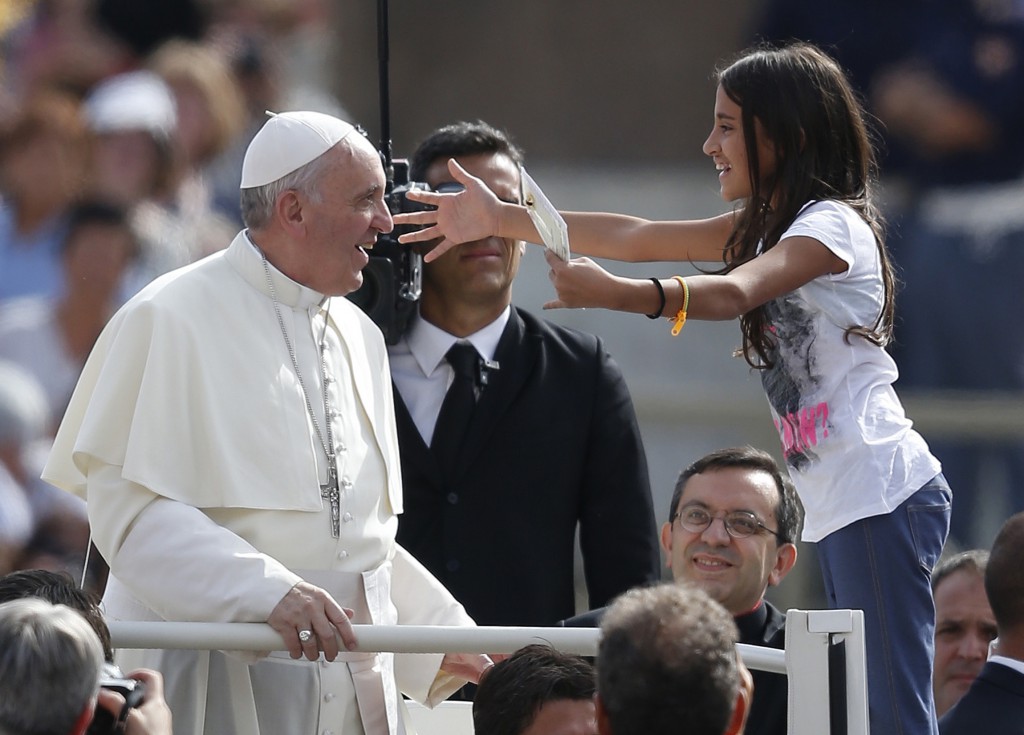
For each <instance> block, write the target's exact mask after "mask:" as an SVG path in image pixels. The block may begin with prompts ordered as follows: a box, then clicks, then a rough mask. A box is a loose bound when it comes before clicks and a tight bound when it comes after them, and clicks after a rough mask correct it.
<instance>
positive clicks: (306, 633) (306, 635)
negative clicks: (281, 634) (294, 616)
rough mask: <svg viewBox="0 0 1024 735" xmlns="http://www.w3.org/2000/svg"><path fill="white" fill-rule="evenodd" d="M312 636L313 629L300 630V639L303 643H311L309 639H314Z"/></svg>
mask: <svg viewBox="0 0 1024 735" xmlns="http://www.w3.org/2000/svg"><path fill="white" fill-rule="evenodd" d="M312 638H313V631H311V630H300V631H299V640H300V641H302V642H303V643H309V641H310V640H312Z"/></svg>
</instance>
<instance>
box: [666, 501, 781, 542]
mask: <svg viewBox="0 0 1024 735" xmlns="http://www.w3.org/2000/svg"><path fill="white" fill-rule="evenodd" d="M676 518H678V519H679V525H680V526H682V527H683V528H685V529H686V530H687V531H689V532H690V533H703V532H704V530H705V529H707V527H708V526H710V525H711V522H712V521H714V520H715V519H716V518H721V519H722V523H723V525H725V530H726V532H727V533H728V534H729V535H730V536H732V537H733V538H749V537H751V536H753V535H754V534H755V533H760V532H761V531H767V532H768V533H770V534H771V535H772V536H774V537H775V538H777V539H778V540H779V541H782V542H783V543H785V541H786V540H785V539H784V538H782V536H780V535H779V533H778V532H777V531H773V530H772V529H770V528H768V526H766V525H764V524H763V523H761V521H759V520H758V519H757V516H755V515H754V514H753V513H750V512H749V511H745V510H733V511H729V512H727V513H723V514H721V515H714V516H713V515H711V514H710V513H709V512H708V511H707V510H706V509H705V508H702V507H700V506H699V505H688V506H686V507H685V508H681V509H680V510H679V511H678V512H677V513H676V514H675V515H673V516H672V520H675V519H676Z"/></svg>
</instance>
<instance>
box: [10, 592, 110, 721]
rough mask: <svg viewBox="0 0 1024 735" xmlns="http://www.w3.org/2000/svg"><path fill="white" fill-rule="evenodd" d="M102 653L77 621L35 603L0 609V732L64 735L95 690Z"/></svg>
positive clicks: (61, 609)
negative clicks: (60, 734) (54, 734)
mask: <svg viewBox="0 0 1024 735" xmlns="http://www.w3.org/2000/svg"><path fill="white" fill-rule="evenodd" d="M102 666H103V649H102V648H101V647H100V641H99V639H98V638H97V637H96V633H95V632H94V631H93V629H92V628H90V627H89V623H87V622H86V621H85V618H83V617H82V616H81V615H79V614H78V613H77V612H75V611H74V610H72V609H71V608H69V607H65V606H64V605H52V604H50V603H49V602H46V601H45V600H40V599H22V600H13V601H11V602H5V603H3V604H0V732H3V733H67V732H71V731H72V728H73V726H74V724H75V722H76V720H77V719H78V717H79V716H80V715H81V714H82V712H84V711H85V709H86V707H87V706H88V705H89V704H90V700H92V698H93V697H94V696H95V695H96V691H97V689H99V680H100V671H101V668H102Z"/></svg>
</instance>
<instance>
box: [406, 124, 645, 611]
mask: <svg viewBox="0 0 1024 735" xmlns="http://www.w3.org/2000/svg"><path fill="white" fill-rule="evenodd" d="M452 157H455V158H457V159H458V160H459V162H460V163H461V164H462V165H463V166H464V167H465V168H467V169H468V170H469V171H470V172H471V173H473V174H474V175H476V176H478V177H480V178H482V179H483V180H484V181H485V182H486V183H487V184H488V185H489V186H490V187H491V189H492V190H494V191H495V193H496V194H498V196H499V197H501V198H503V199H507V200H511V201H518V200H519V178H520V177H519V168H518V167H519V163H520V161H521V153H520V152H519V151H518V150H517V149H516V148H515V147H514V146H513V145H512V144H511V143H510V142H509V140H508V138H507V137H506V136H505V135H504V134H503V133H501V132H500V131H497V130H495V129H493V128H491V127H490V126H488V125H486V124H483V123H460V124H457V125H454V126H449V127H447V128H443V129H441V130H440V131H437V132H435V133H434V134H433V135H431V136H430V137H429V138H428V139H427V140H426V141H425V142H424V143H423V144H421V146H420V148H419V149H418V150H417V152H416V154H415V155H414V157H413V160H412V166H411V170H410V173H411V177H412V178H413V180H416V181H425V182H427V183H429V184H430V185H431V186H433V187H434V188H437V187H438V186H440V185H443V184H446V183H450V182H451V181H452V180H453V179H452V176H451V175H450V173H449V172H448V169H447V161H448V159H449V158H452ZM523 248H524V245H523V244H522V243H518V242H514V241H511V240H503V239H500V238H489V239H487V240H482V241H478V242H473V243H465V244H463V245H460V246H459V247H457V248H454V249H453V250H451V251H450V252H448V253H446V254H445V255H444V256H442V257H441V258H438V259H437V260H436V261H434V262H432V263H429V264H427V265H426V266H425V268H424V285H423V295H422V299H421V301H420V312H419V315H418V316H417V317H416V318H414V320H413V322H412V324H411V325H410V327H409V329H408V330H407V332H406V334H405V335H404V336H403V338H402V340H401V341H400V342H399V344H397V345H395V346H394V347H393V348H391V369H392V376H393V378H394V383H395V387H396V413H397V419H398V437H399V444H400V449H401V454H402V475H403V483H404V503H405V512H404V513H403V515H402V516H401V518H400V521H399V529H398V541H399V543H401V544H402V545H403V546H404V547H405V548H406V549H408V550H409V551H410V552H411V553H412V554H413V555H414V556H416V558H418V559H419V560H420V561H421V562H422V563H423V564H424V565H425V566H426V567H427V568H428V569H430V571H431V572H433V573H434V574H435V575H436V576H437V577H438V578H439V579H440V580H441V581H442V582H443V583H444V584H445V585H446V586H447V587H448V589H449V590H450V591H451V592H452V593H453V594H454V595H455V597H456V598H458V599H459V601H460V602H462V603H463V605H465V607H466V609H467V611H469V613H470V615H472V616H473V618H474V619H475V620H476V621H477V622H478V623H480V624H484V625H552V624H554V623H555V622H556V621H558V620H560V619H562V618H566V617H569V616H570V615H572V614H573V613H574V611H575V598H574V584H573V569H574V537H575V533H576V529H577V525H578V526H579V535H580V547H581V551H582V556H583V567H584V573H585V578H586V583H587V589H588V592H589V596H590V600H589V602H590V605H591V606H592V607H594V606H601V605H604V604H606V603H607V602H609V601H610V600H611V599H612V598H613V597H615V596H616V595H618V594H619V593H621V592H624V591H625V590H627V589H629V588H630V587H634V586H637V585H642V584H646V583H648V582H651V581H653V580H655V579H657V577H658V551H657V542H656V537H657V535H656V530H655V526H654V515H653V510H652V507H651V496H650V486H649V479H648V472H647V463H646V459H645V456H644V450H643V445H642V443H641V439H640V434H639V430H638V427H637V423H636V417H635V414H634V411H633V405H632V401H631V399H630V396H629V392H628V390H627V388H626V385H625V382H624V380H623V378H622V374H621V372H620V371H619V369H618V367H617V366H616V365H615V363H614V362H613V361H612V359H611V358H610V357H609V356H608V354H607V352H606V351H605V349H604V346H603V344H602V342H601V340H599V339H597V338H596V337H594V336H592V335H588V334H584V333H581V332H578V331H575V330H571V329H566V328H563V327H559V326H556V325H553V324H550V323H548V322H546V321H544V320H542V319H538V318H537V317H535V316H533V315H531V314H529V313H527V312H525V311H523V310H521V309H518V308H515V307H512V306H511V305H510V302H511V286H512V281H513V279H514V277H515V274H516V271H517V270H518V266H519V259H520V257H521V255H522V250H523ZM453 343H458V344H462V345H467V346H468V347H467V348H465V349H460V348H456V349H455V350H452V351H451V352H450V351H449V348H451V347H452V345H453ZM467 354H468V355H469V357H468V358H467V357H466V355H467ZM463 360H467V366H466V367H462V366H461V364H462V361H463ZM449 385H450V387H449ZM466 396H468V397H466ZM453 417H456V418H453ZM435 422H436V427H435Z"/></svg>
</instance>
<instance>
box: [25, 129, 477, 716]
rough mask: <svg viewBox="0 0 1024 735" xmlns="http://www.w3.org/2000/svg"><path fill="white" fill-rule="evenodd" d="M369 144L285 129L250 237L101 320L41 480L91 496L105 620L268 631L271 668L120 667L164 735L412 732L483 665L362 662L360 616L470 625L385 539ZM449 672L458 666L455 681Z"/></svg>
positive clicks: (152, 656)
mask: <svg viewBox="0 0 1024 735" xmlns="http://www.w3.org/2000/svg"><path fill="white" fill-rule="evenodd" d="M384 187H385V177H384V172H383V169H382V167H381V164H380V158H379V156H378V154H377V151H376V150H375V149H374V148H373V146H372V145H371V144H370V143H369V142H368V141H367V140H366V138H365V137H364V136H363V135H362V134H361V133H360V132H359V131H358V130H356V129H355V128H353V126H351V125H349V124H348V123H345V122H342V121H341V120H338V119H336V118H333V117H330V116H328V115H322V114H319V113H314V112H287V113H282V114H278V115H272V116H271V117H270V119H269V120H268V121H267V123H266V124H265V125H264V127H263V128H262V129H261V130H260V132H259V133H258V134H257V135H256V137H255V138H254V139H253V141H252V143H251V144H250V146H249V149H248V151H247V153H246V156H245V161H244V163H243V165H242V180H241V188H242V193H241V206H242V215H243V220H244V221H245V224H246V229H245V230H244V231H242V232H241V233H239V234H238V235H237V236H236V237H235V239H234V241H233V242H232V243H231V245H230V246H229V247H228V248H227V249H226V250H224V251H222V252H219V253H216V254H215V255H212V256H210V257H208V258H206V259H204V260H202V261H200V262H198V263H195V264H193V265H190V266H187V267H185V268H182V269H180V270H177V271H174V272H172V273H168V274H167V275H165V276H163V277H161V278H159V279H157V280H156V281H154V282H153V283H151V284H150V285H149V286H147V287H146V288H145V289H144V290H143V291H141V292H140V293H139V294H138V295H137V296H135V297H134V298H133V299H132V300H131V301H129V302H128V303H127V304H126V305H125V306H124V307H123V308H122V309H121V310H120V311H119V312H118V313H117V314H116V315H115V316H114V318H113V319H112V320H111V321H110V324H109V325H108V326H107V328H106V329H105V330H104V332H103V334H102V336H101V337H100V339H99V341H98V342H97V344H96V347H95V349H94V350H93V353H92V355H91V356H90V358H89V360H88V363H87V364H86V366H85V368H84V370H83V373H82V376H81V379H80V381H79V383H78V387H77V389H76V390H75V394H74V397H73V398H72V400H71V404H70V406H69V408H68V411H67V414H66V415H65V417H64V421H63V423H62V425H61V427H60V430H59V432H58V434H57V438H56V440H55V443H54V448H53V452H52V454H51V456H50V459H49V462H48V464H47V465H46V468H45V470H44V473H43V477H44V479H46V480H48V481H49V482H51V483H53V484H54V485H57V486H58V487H61V488H64V489H66V490H68V491H71V492H73V493H75V494H77V495H80V496H82V497H84V498H86V500H87V501H88V510H89V521H90V523H91V526H92V531H93V540H94V542H95V544H96V547H97V548H98V549H99V550H100V552H101V553H102V555H103V557H104V559H106V560H107V562H108V563H109V565H110V579H109V582H108V585H107V589H106V592H105V594H104V604H105V608H106V613H107V615H108V616H109V617H110V618H111V619H114V620H118V619H120V620H175V621H212V622H263V621H266V622H267V623H269V624H270V625H271V626H273V628H274V629H275V630H276V631H278V632H279V633H280V634H281V636H282V638H283V639H284V641H285V642H286V644H287V647H288V652H287V653H284V652H281V653H278V654H270V655H269V656H266V657H263V658H260V659H258V660H255V661H254V660H252V659H251V658H249V659H247V658H245V657H243V656H242V655H239V654H230V653H224V652H216V651H214V652H195V651H123V652H121V654H120V660H119V663H121V664H122V665H123V666H127V667H129V668H136V667H139V666H146V667H149V668H155V669H158V670H160V671H162V672H163V674H164V676H165V679H166V689H167V700H168V702H169V703H170V704H171V707H172V711H173V714H174V725H175V732H176V733H181V734H185V733H187V734H188V735H193V734H198V733H211V734H212V733H217V734H218V735H224V734H226V733H240V734H245V735H250V734H257V733H258V734H262V735H281V734H282V733H310V734H312V733H325V734H326V733H338V734H340V733H344V734H345V735H350V734H358V733H363V732H365V733H367V735H384V734H388V735H396V734H399V733H405V732H411V726H410V725H408V723H406V721H405V717H404V710H403V708H402V705H401V698H400V696H399V694H398V692H404V693H406V694H408V695H409V696H410V697H412V698H413V699H417V700H419V701H422V702H426V703H428V704H432V703H434V702H437V701H439V700H440V699H443V698H444V697H445V696H447V695H448V694H449V693H451V692H452V691H454V690H455V689H456V688H458V687H459V686H461V685H462V684H463V683H464V679H463V678H459V675H462V676H465V677H466V678H469V679H475V678H477V677H478V674H479V671H480V670H481V669H482V668H483V667H484V666H486V665H487V663H488V662H487V660H486V657H466V656H452V655H449V656H446V657H444V658H442V656H440V655H437V656H431V655H424V654H418V655H417V654H406V655H402V654H398V655H392V654H363V653H354V652H350V651H349V650H347V649H349V648H350V647H351V646H352V644H353V642H354V636H353V630H352V627H351V626H352V622H355V623H376V624H395V623H398V624H413V625H431V624H436V625H472V624H473V622H472V620H471V619H470V618H469V617H468V616H467V615H466V613H465V611H464V610H463V609H462V606H461V605H460V604H459V603H458V602H457V601H456V600H455V599H454V598H452V596H451V595H450V594H449V593H448V592H447V591H446V590H445V589H444V588H443V587H442V586H441V585H440V584H439V583H438V582H437V581H436V580H435V579H434V578H433V577H432V576H431V575H430V574H429V573H428V572H427V571H426V570H425V569H424V568H423V567H422V566H420V565H419V564H418V563H417V562H416V561H415V560H414V559H413V558H412V557H411V556H410V555H409V554H408V553H407V552H405V551H404V550H403V549H402V548H401V547H399V546H398V545H397V544H396V543H395V531H396V528H397V524H398V519H397V514H398V513H401V511H402V485H401V477H400V474H399V461H398V447H397V441H396V435H395V423H394V416H393V413H394V411H393V399H392V389H391V383H390V379H389V371H388V364H387V353H386V351H385V348H384V341H383V338H382V337H381V334H380V332H379V330H378V329H377V328H376V326H375V325H374V324H373V323H372V322H371V321H370V320H369V319H368V318H367V317H366V316H365V315H364V314H363V313H362V312H361V311H360V310H359V309H358V308H356V307H354V306H353V305H352V304H351V303H350V302H349V301H348V300H346V299H344V298H335V297H339V296H343V295H344V294H346V293H349V292H350V291H353V290H354V289H356V288H358V287H359V285H360V283H361V282H362V274H361V270H362V268H363V267H364V266H365V265H366V263H367V260H368V259H367V254H366V250H365V248H368V247H372V246H373V244H374V242H375V240H376V238H377V235H378V234H380V233H382V232H388V231H390V230H391V227H392V221H391V215H390V213H389V212H388V208H387V205H386V203H385V201H384ZM449 672H455V673H454V674H453V673H449Z"/></svg>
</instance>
